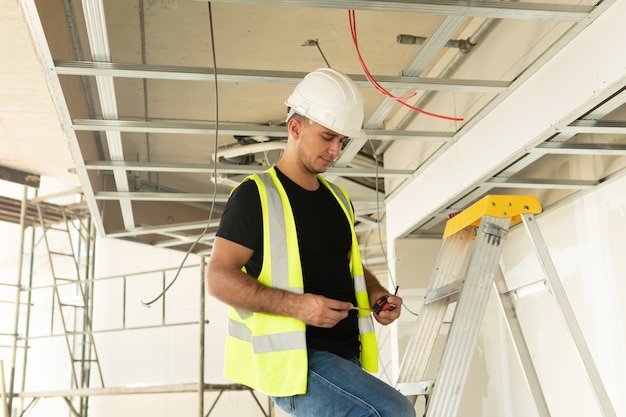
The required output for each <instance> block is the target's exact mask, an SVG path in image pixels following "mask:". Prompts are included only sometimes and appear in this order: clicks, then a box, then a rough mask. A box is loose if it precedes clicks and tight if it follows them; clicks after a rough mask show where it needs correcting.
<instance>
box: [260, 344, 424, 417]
mask: <svg viewBox="0 0 626 417" xmlns="http://www.w3.org/2000/svg"><path fill="white" fill-rule="evenodd" d="M272 400H273V401H274V402H275V403H276V405H278V406H279V407H280V408H282V409H283V410H284V411H286V412H287V413H289V414H291V415H293V416H296V417H309V416H310V417H341V416H346V417H347V416H350V417H415V409H414V407H413V404H411V402H410V401H409V400H407V399H406V397H404V396H403V395H402V394H400V393H399V392H398V391H397V390H396V389H394V388H393V387H391V386H390V385H388V384H387V383H385V382H384V381H381V380H380V379H378V378H376V377H375V376H373V375H371V374H369V373H367V372H366V371H364V370H363V369H362V368H361V364H360V363H359V361H358V360H357V359H345V358H342V357H341V356H337V355H335V354H333V353H330V352H325V351H321V350H312V349H311V350H309V376H308V380H307V393H306V394H303V395H294V396H291V397H272Z"/></svg>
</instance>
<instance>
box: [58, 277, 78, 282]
mask: <svg viewBox="0 0 626 417" xmlns="http://www.w3.org/2000/svg"><path fill="white" fill-rule="evenodd" d="M54 280H55V281H65V282H79V280H78V279H76V278H64V277H54Z"/></svg>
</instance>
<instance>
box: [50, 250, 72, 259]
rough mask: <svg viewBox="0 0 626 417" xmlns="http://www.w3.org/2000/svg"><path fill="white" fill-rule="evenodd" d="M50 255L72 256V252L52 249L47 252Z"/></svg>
mask: <svg viewBox="0 0 626 417" xmlns="http://www.w3.org/2000/svg"><path fill="white" fill-rule="evenodd" d="M49 253H50V255H58V256H68V257H72V258H73V257H74V254H73V253H65V252H54V251H50V252H49Z"/></svg>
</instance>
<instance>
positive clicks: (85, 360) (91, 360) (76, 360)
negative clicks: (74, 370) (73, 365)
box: [72, 359, 98, 363]
mask: <svg viewBox="0 0 626 417" xmlns="http://www.w3.org/2000/svg"><path fill="white" fill-rule="evenodd" d="M72 360H73V361H74V362H92V363H95V362H98V360H97V359H72Z"/></svg>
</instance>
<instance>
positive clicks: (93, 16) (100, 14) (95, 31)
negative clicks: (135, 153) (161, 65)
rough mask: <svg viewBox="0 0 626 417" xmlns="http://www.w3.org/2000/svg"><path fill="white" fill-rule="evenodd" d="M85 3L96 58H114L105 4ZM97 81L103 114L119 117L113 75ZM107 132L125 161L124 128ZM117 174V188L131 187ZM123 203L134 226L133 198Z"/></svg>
mask: <svg viewBox="0 0 626 417" xmlns="http://www.w3.org/2000/svg"><path fill="white" fill-rule="evenodd" d="M82 4H83V12H84V15H85V22H86V26H87V34H88V38H89V46H90V49H91V54H92V59H93V60H94V61H99V62H110V60H111V56H110V52H109V45H108V38H107V28H106V20H105V16H104V6H103V4H102V2H101V1H90V0H83V1H82ZM96 85H97V88H98V96H99V97H100V106H101V108H102V116H103V117H104V118H105V119H109V120H116V119H117V118H118V113H117V103H116V99H115V86H114V84H113V77H110V76H96ZM105 134H106V138H107V144H108V147H109V155H110V158H111V160H114V161H123V160H124V151H123V149H122V137H121V134H120V132H119V131H114V130H107V131H106V132H105ZM113 175H114V177H115V186H116V188H117V190H118V191H122V192H126V191H128V190H129V187H128V179H127V177H126V174H125V172H123V171H120V170H115V171H114V172H113ZM119 204H120V209H121V211H122V219H123V221H124V227H125V228H126V229H132V228H133V227H135V220H134V216H133V209H132V205H131V202H130V200H128V199H125V198H123V199H121V200H120V201H119Z"/></svg>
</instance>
